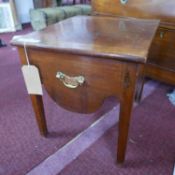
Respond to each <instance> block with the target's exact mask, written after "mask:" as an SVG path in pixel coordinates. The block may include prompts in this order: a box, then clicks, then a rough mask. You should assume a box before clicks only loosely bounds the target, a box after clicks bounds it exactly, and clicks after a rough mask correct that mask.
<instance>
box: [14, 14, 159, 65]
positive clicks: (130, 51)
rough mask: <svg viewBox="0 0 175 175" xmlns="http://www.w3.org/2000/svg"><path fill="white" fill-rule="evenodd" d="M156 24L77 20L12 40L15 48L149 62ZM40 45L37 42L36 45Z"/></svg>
mask: <svg viewBox="0 0 175 175" xmlns="http://www.w3.org/2000/svg"><path fill="white" fill-rule="evenodd" d="M158 25H159V21H157V20H140V19H125V18H113V17H103V16H76V17H73V18H69V19H67V20H64V21H61V22H59V23H57V24H54V25H51V26H49V27H47V28H46V29H44V30H42V31H37V32H32V33H30V34H27V35H23V36H20V37H17V38H14V39H13V40H12V42H11V43H12V44H13V45H17V46H22V45H23V44H24V42H25V43H26V45H27V46H28V47H34V48H42V49H54V50H57V51H62V52H70V53H76V54H83V55H91V56H105V57H106V58H109V57H111V58H118V59H126V60H130V61H137V62H146V58H147V54H148V51H149V47H150V45H151V42H152V39H153V37H154V34H155V32H156V30H157V27H158ZM35 41H38V42H35Z"/></svg>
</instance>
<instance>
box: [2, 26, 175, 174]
mask: <svg viewBox="0 0 175 175" xmlns="http://www.w3.org/2000/svg"><path fill="white" fill-rule="evenodd" d="M30 31H31V28H26V29H25V30H24V31H22V32H17V33H10V34H1V36H0V38H1V39H3V40H4V41H5V42H6V43H7V44H8V47H5V48H0V80H1V82H0V95H1V98H0V109H1V110H0V175H24V174H26V173H27V172H29V171H30V170H31V169H32V168H34V167H35V166H37V165H38V164H39V163H41V162H42V161H43V160H44V159H46V158H47V157H48V156H49V155H51V154H53V153H54V152H56V151H57V150H58V149H59V148H61V147H62V146H63V145H65V144H66V143H67V142H69V141H70V140H72V139H73V138H74V137H75V136H76V135H77V134H78V133H80V132H81V131H83V130H84V129H86V128H87V127H88V126H90V125H91V124H92V123H93V122H94V121H95V120H97V119H98V118H99V117H100V116H101V115H102V114H104V113H106V112H107V111H109V110H110V109H112V107H113V106H114V105H116V101H115V100H113V99H110V100H108V101H107V102H106V104H105V105H104V106H103V107H102V108H101V109H100V110H99V111H97V112H96V113H95V114H91V115H80V114H76V113H71V112H68V111H65V110H64V109H62V108H60V107H58V106H57V105H56V104H55V103H54V102H53V101H52V100H51V99H50V98H49V97H48V95H47V93H45V92H44V104H45V111H46V118H47V122H48V129H49V132H50V135H49V138H47V139H46V138H43V137H41V136H40V135H39V132H38V128H37V126H36V122H35V118H34V113H33V110H32V106H31V103H30V99H29V97H28V95H27V91H26V88H25V85H24V81H23V78H22V74H21V71H20V63H19V58H18V54H17V50H16V49H15V47H11V46H10V45H9V41H10V39H11V38H12V36H13V35H14V34H23V33H26V32H30ZM168 89H169V87H167V86H161V87H160V88H158V89H157V90H156V91H155V92H154V93H153V94H151V95H150V96H149V97H147V99H146V100H144V101H143V102H142V103H141V104H140V105H139V106H138V107H137V108H136V109H135V110H134V113H133V119H132V125H131V132H130V142H129V144H128V151H127V157H126V159H127V160H126V164H125V165H124V167H118V166H116V165H115V154H114V150H115V145H116V137H117V128H116V127H114V128H111V129H110V130H109V132H107V133H106V134H105V135H104V136H103V137H102V138H101V139H99V140H98V141H97V142H96V143H95V144H94V145H93V146H91V147H90V148H89V149H87V150H86V151H85V152H84V153H83V154H81V155H80V156H79V157H78V158H77V159H76V160H75V161H73V162H72V163H71V164H70V165H68V166H67V167H66V168H65V169H64V170H63V171H62V172H61V173H60V174H62V175H70V174H71V175H79V174H87V175H88V174H91V175H98V174H111V175H113V174H115V175H116V174H119V175H125V174H131V175H132V174H133V175H134V174H143V175H157V174H159V175H161V174H162V175H164V174H165V175H169V174H172V169H173V164H174V157H175V149H174V148H175V139H174V136H175V132H174V130H173V129H174V123H175V115H174V113H175V109H174V107H173V106H172V105H171V104H170V103H169V101H168V100H167V97H166V92H167V90H168ZM77 123H78V125H77ZM58 163H59V162H58Z"/></svg>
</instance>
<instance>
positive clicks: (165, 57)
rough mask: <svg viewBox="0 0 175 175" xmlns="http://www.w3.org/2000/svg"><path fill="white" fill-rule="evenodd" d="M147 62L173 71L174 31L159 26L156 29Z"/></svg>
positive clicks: (174, 55) (174, 68)
mask: <svg viewBox="0 0 175 175" xmlns="http://www.w3.org/2000/svg"><path fill="white" fill-rule="evenodd" d="M148 62H149V63H151V64H156V65H158V66H160V67H163V68H165V69H170V70H173V71H175V31H173V30H166V29H161V28H160V29H159V30H158V31H157V33H156V37H155V39H154V40H153V43H152V46H151V48H150V55H149V58H148Z"/></svg>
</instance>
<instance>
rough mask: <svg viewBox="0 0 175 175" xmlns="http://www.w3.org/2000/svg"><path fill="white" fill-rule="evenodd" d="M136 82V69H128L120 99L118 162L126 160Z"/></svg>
mask: <svg viewBox="0 0 175 175" xmlns="http://www.w3.org/2000/svg"><path fill="white" fill-rule="evenodd" d="M134 74H135V76H134ZM135 82H136V71H135V70H132V72H131V70H129V71H128V72H127V71H126V73H125V78H124V86H123V93H122V98H121V100H120V116H119V135H118V149H117V163H123V162H124V160H125V152H126V147H127V140H128V131H129V125H130V117H131V112H132V104H133V101H134V95H135Z"/></svg>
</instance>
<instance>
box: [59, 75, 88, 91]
mask: <svg viewBox="0 0 175 175" xmlns="http://www.w3.org/2000/svg"><path fill="white" fill-rule="evenodd" d="M56 78H58V79H59V80H61V81H62V82H63V84H64V85H65V86H66V87H68V88H71V89H74V88H77V87H78V86H81V85H82V84H83V83H84V82H85V78H84V77H83V76H76V77H70V76H68V75H66V74H64V73H62V72H57V74H56Z"/></svg>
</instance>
